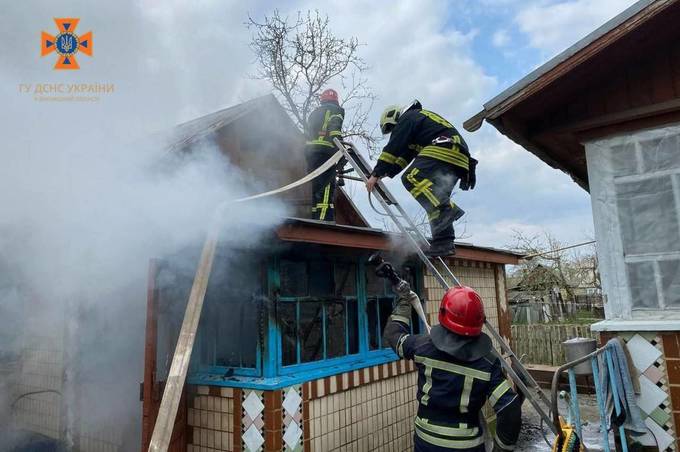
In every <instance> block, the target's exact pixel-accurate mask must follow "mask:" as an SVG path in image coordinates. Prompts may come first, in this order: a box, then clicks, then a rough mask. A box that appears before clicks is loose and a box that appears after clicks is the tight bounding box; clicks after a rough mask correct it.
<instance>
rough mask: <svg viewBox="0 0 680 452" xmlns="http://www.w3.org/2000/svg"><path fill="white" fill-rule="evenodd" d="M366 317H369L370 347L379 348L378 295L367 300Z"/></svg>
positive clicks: (372, 348)
mask: <svg viewBox="0 0 680 452" xmlns="http://www.w3.org/2000/svg"><path fill="white" fill-rule="evenodd" d="M366 317H367V319H368V348H369V350H377V349H378V346H379V344H380V342H379V341H378V338H379V331H378V328H379V324H378V299H377V298H376V297H370V298H368V300H366Z"/></svg>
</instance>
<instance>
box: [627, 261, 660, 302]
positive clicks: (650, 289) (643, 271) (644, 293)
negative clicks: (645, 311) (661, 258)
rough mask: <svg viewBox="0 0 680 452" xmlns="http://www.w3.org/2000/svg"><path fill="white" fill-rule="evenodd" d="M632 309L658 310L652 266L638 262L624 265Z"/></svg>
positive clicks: (648, 263) (649, 263)
mask: <svg viewBox="0 0 680 452" xmlns="http://www.w3.org/2000/svg"><path fill="white" fill-rule="evenodd" d="M626 271H627V273H628V284H629V286H630V295H631V298H632V300H633V308H658V307H659V304H658V302H657V295H656V281H655V280H654V264H652V263H651V262H639V263H631V264H626Z"/></svg>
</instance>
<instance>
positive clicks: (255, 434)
mask: <svg viewBox="0 0 680 452" xmlns="http://www.w3.org/2000/svg"><path fill="white" fill-rule="evenodd" d="M241 438H242V439H243V444H244V445H245V446H246V451H248V452H257V451H259V450H260V447H262V445H263V444H264V437H263V436H262V433H260V431H259V430H258V429H257V427H255V426H254V425H251V426H250V427H249V428H248V429H247V430H246V431H245V432H244V433H243V435H242V436H241Z"/></svg>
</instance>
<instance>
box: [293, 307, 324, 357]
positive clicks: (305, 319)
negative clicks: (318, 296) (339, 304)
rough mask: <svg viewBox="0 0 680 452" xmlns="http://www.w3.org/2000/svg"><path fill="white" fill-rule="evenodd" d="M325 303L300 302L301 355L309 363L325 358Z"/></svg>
mask: <svg viewBox="0 0 680 452" xmlns="http://www.w3.org/2000/svg"><path fill="white" fill-rule="evenodd" d="M322 316H323V303H320V302H300V323H299V328H300V355H301V361H302V362H303V363H307V362H310V361H318V360H320V359H322V358H323V332H322V330H323V317H322Z"/></svg>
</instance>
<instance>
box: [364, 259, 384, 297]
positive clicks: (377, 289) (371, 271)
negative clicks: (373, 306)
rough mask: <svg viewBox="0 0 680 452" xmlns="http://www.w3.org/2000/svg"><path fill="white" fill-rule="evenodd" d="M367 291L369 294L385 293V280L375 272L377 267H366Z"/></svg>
mask: <svg viewBox="0 0 680 452" xmlns="http://www.w3.org/2000/svg"><path fill="white" fill-rule="evenodd" d="M366 293H367V294H368V295H383V294H384V293H385V281H384V279H383V278H379V277H378V276H376V274H375V267H374V266H372V265H369V266H367V267H366Z"/></svg>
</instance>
